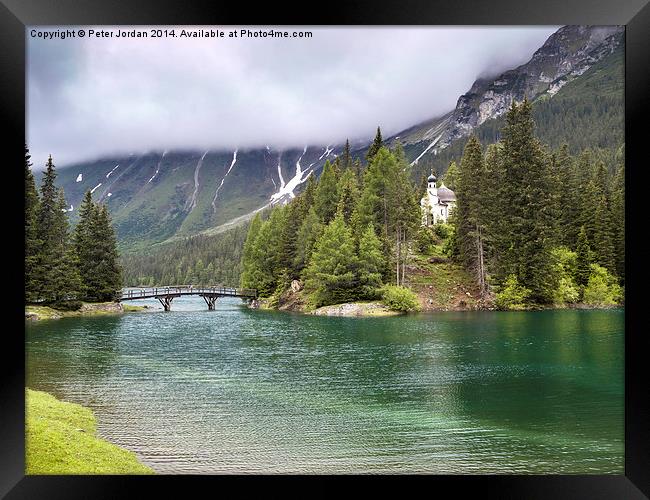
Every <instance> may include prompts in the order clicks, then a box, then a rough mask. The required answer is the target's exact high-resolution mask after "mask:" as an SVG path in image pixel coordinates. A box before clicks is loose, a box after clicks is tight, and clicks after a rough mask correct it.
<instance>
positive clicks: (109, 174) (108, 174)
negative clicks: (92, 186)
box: [106, 164, 120, 179]
mask: <svg viewBox="0 0 650 500" xmlns="http://www.w3.org/2000/svg"><path fill="white" fill-rule="evenodd" d="M119 166H120V165H119V164H117V165H115V167H113V170H111V171H110V172H109V173H107V174H106V178H107V179H108V178H109V177H110V176H111V174H112V173H113V172H115V169H116V168H117V167H119Z"/></svg>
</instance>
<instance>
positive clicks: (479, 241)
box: [454, 135, 489, 295]
mask: <svg viewBox="0 0 650 500" xmlns="http://www.w3.org/2000/svg"><path fill="white" fill-rule="evenodd" d="M486 177H487V172H486V169H485V167H484V162H483V152H482V150H481V143H480V142H479V140H478V138H477V137H476V136H474V135H473V136H472V137H470V139H469V140H468V141H467V144H466V145H465V150H464V151H463V157H462V161H461V166H460V170H459V176H458V186H457V192H456V197H457V204H456V214H457V216H456V217H455V218H454V221H455V224H456V238H457V244H458V249H459V253H460V257H461V260H462V261H463V264H464V265H465V267H466V268H467V269H469V270H471V271H472V272H473V273H474V275H475V277H476V282H477V283H478V285H479V290H480V292H481V295H483V294H484V293H485V292H486V291H487V271H486V251H485V233H486V229H485V226H486V224H485V221H486V219H487V214H486V203H487V202H488V201H489V200H486V199H485V195H484V193H485V189H484V187H483V185H482V184H483V182H484V180H485V179H486Z"/></svg>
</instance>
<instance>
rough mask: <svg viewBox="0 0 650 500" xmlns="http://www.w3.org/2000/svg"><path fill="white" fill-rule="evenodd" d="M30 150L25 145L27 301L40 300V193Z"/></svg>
mask: <svg viewBox="0 0 650 500" xmlns="http://www.w3.org/2000/svg"><path fill="white" fill-rule="evenodd" d="M30 158H31V156H30V154H29V149H27V145H25V300H26V301H27V302H33V301H35V300H38V282H37V279H38V276H37V266H38V253H39V241H38V235H37V233H38V231H37V216H38V210H39V207H38V205H39V199H38V192H37V191H36V185H35V183H34V175H33V174H32V171H31V169H30V167H31V166H32V163H31V162H30V161H29V159H30Z"/></svg>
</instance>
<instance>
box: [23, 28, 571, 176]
mask: <svg viewBox="0 0 650 500" xmlns="http://www.w3.org/2000/svg"><path fill="white" fill-rule="evenodd" d="M557 28H558V27H557V26H550V27H486V28H472V27H453V28H452V27H432V28H309V27H304V28H296V27H288V28H281V29H282V30H287V31H289V32H292V31H295V30H298V29H300V30H305V31H311V32H312V33H313V37H312V38H288V39H277V38H248V39H241V38H227V37H226V38H192V39H185V38H183V39H180V38H178V36H177V37H176V38H146V39H130V38H126V39H124V38H119V39H118V38H88V37H86V38H76V37H75V38H72V37H70V38H67V39H64V40H61V39H53V40H43V39H39V38H29V39H28V75H27V76H28V81H27V84H28V101H27V123H28V145H29V147H30V150H31V152H32V157H33V161H34V164H35V168H42V166H43V164H44V163H45V160H46V158H47V155H48V154H50V153H51V154H52V156H53V157H54V159H55V163H56V164H58V165H64V164H67V163H71V162H74V161H79V160H85V159H92V158H96V157H100V156H106V155H110V154H124V153H127V154H128V153H131V152H141V151H147V150H162V149H174V148H183V149H186V148H197V149H199V148H200V149H208V148H211V149H234V148H246V147H259V146H265V145H271V146H275V147H288V146H300V145H304V144H326V143H336V142H340V141H343V140H345V138H350V139H359V140H360V139H370V138H372V136H373V135H374V132H375V129H376V126H377V125H380V126H381V127H382V131H383V133H384V135H385V136H388V135H391V134H393V133H397V132H399V131H400V130H402V129H404V128H407V127H409V126H411V125H413V124H415V123H418V122H420V121H423V120H425V119H428V118H432V117H435V116H439V115H441V114H443V113H446V112H447V111H449V110H451V109H453V107H454V106H455V104H456V100H457V99H458V97H459V95H461V94H462V93H464V92H466V91H467V90H468V89H469V88H470V86H471V85H472V83H473V81H474V80H475V79H476V77H477V76H479V75H486V74H489V75H491V76H494V75H497V74H498V73H499V72H502V71H504V70H507V69H510V68H512V67H515V66H518V65H520V64H523V63H525V62H526V61H527V60H528V59H529V58H530V57H531V56H532V54H533V52H534V51H535V50H536V49H537V48H538V47H540V46H541V45H542V44H543V43H544V41H545V40H546V39H547V38H548V36H550V35H551V34H552V33H553V32H554V31H556V30H557ZM38 29H41V30H42V29H45V28H42V27H39V28H38ZM47 29H48V30H51V31H55V30H56V29H57V28H56V27H54V28H52V27H50V28H47ZM86 29H88V28H86ZM98 29H101V28H98ZM104 29H105V30H107V29H113V28H106V27H104ZM121 29H127V30H128V29H130V28H121ZM131 29H132V28H131ZM138 29H142V28H138ZM180 29H181V28H178V27H176V28H175V32H176V34H177V35H178V33H179V32H180ZM198 29H213V30H217V29H222V30H223V31H225V32H226V33H227V32H228V31H230V30H231V29H238V28H232V27H228V28H216V27H211V28H196V27H192V28H189V30H191V31H196V30H198ZM249 29H251V30H254V29H258V28H253V27H250V28H249ZM265 29H268V28H265ZM28 33H29V30H28Z"/></svg>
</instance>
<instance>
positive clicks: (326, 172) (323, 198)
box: [314, 160, 339, 224]
mask: <svg viewBox="0 0 650 500" xmlns="http://www.w3.org/2000/svg"><path fill="white" fill-rule="evenodd" d="M338 201H339V192H338V177H337V175H336V170H335V169H334V167H333V165H332V164H330V162H329V160H328V161H326V162H325V165H324V166H323V173H322V174H321V176H320V179H319V180H318V185H317V186H316V191H315V193H314V208H315V209H316V213H317V214H318V215H319V216H320V218H321V221H322V222H323V224H328V223H329V222H330V221H331V220H332V219H334V216H335V215H336V208H337V205H338Z"/></svg>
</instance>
